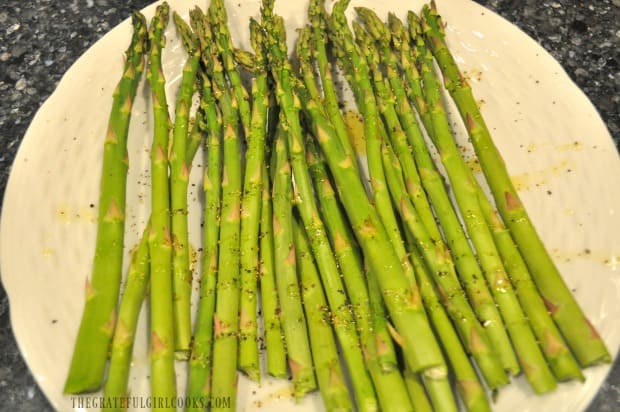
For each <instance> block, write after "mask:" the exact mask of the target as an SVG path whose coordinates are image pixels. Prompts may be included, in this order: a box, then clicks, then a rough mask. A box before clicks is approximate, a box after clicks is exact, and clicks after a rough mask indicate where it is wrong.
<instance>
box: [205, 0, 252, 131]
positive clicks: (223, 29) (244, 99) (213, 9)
mask: <svg viewBox="0 0 620 412" xmlns="http://www.w3.org/2000/svg"><path fill="white" fill-rule="evenodd" d="M208 13H209V18H210V20H211V22H212V27H213V35H214V40H215V42H216V43H217V46H218V49H219V52H220V55H221V57H222V65H223V67H224V71H225V72H226V75H227V76H228V80H229V81H230V84H231V86H232V91H233V93H234V95H235V98H236V100H237V104H238V106H239V119H240V120H241V125H242V126H243V132H244V135H245V137H246V138H248V136H250V133H251V132H250V129H251V109H250V102H249V97H248V92H247V90H246V89H245V88H244V87H243V83H242V82H241V76H240V75H239V72H238V71H237V67H236V64H235V59H234V49H233V45H232V40H231V38H230V30H229V28H228V16H227V14H226V6H225V5H224V1H223V0H212V1H211V3H210V5H209V10H208Z"/></svg>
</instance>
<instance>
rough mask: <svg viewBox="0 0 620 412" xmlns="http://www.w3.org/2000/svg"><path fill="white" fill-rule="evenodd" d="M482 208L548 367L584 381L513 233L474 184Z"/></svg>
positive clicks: (562, 378) (559, 377) (561, 377)
mask: <svg viewBox="0 0 620 412" xmlns="http://www.w3.org/2000/svg"><path fill="white" fill-rule="evenodd" d="M474 183H475V185H476V192H477V195H478V201H479V202H480V208H481V209H482V213H483V215H484V219H485V221H486V223H487V225H488V226H489V227H490V228H491V232H492V234H493V239H495V244H496V245H497V249H498V250H499V253H500V255H501V256H502V259H503V261H504V266H505V267H506V271H507V272H508V275H509V276H510V279H511V280H512V283H513V285H514V286H515V289H516V290H517V296H518V297H519V301H520V302H521V307H522V308H523V310H524V311H525V314H526V315H527V318H528V320H529V322H530V325H531V326H532V330H533V331H534V334H535V335H536V338H537V339H538V342H539V343H540V345H541V348H542V351H543V353H544V355H545V357H546V358H547V362H549V366H550V367H551V370H552V371H553V374H554V375H555V377H556V379H557V380H558V381H565V380H569V379H577V380H580V381H583V380H584V377H583V374H582V373H581V369H580V368H579V365H578V364H577V361H576V360H575V358H574V357H573V355H572V354H571V352H570V349H569V348H568V346H567V345H566V342H565V341H564V338H563V337H562V335H561V333H560V331H559V330H558V328H557V326H556V325H555V323H554V322H553V319H551V316H550V315H549V312H547V308H546V307H545V303H544V301H543V299H542V298H541V297H540V294H539V293H538V290H537V289H536V285H535V284H534V282H533V281H532V277H531V276H530V273H529V271H528V270H527V266H526V264H525V262H524V261H523V257H522V256H521V254H520V253H519V249H518V248H517V245H515V243H514V241H513V239H512V237H511V236H510V232H509V231H508V229H506V227H505V226H504V224H503V222H502V221H501V219H500V217H499V216H498V215H497V212H496V211H495V210H494V209H493V208H492V206H491V204H490V203H489V200H488V199H487V197H486V195H485V194H484V192H483V191H482V188H481V187H480V185H478V184H477V183H476V182H475V181H474Z"/></svg>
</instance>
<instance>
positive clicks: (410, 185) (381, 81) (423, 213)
mask: <svg viewBox="0 0 620 412" xmlns="http://www.w3.org/2000/svg"><path fill="white" fill-rule="evenodd" d="M355 10H356V11H357V13H358V15H360V17H361V18H362V20H363V21H364V22H365V23H366V27H367V28H368V29H371V31H376V30H372V29H376V28H377V27H375V26H378V24H374V25H373V24H372V23H377V22H376V21H372V20H371V17H375V18H376V19H377V20H378V17H377V16H376V15H375V14H374V12H372V11H371V10H370V9H365V8H362V7H357V8H356V9H355ZM378 23H379V24H381V20H378ZM379 27H380V26H379ZM353 29H354V32H355V34H356V41H357V42H358V46H359V49H360V51H361V52H362V53H363V54H364V57H365V59H366V62H367V64H368V68H369V70H370V74H371V78H372V84H373V86H374V90H375V95H376V101H377V106H378V108H379V111H380V112H381V114H382V115H383V119H384V122H385V128H386V130H388V133H387V134H388V137H389V139H390V142H391V143H392V147H393V148H394V150H395V151H396V153H397V154H398V158H399V160H400V162H401V164H402V167H403V171H404V173H405V176H406V179H407V192H408V193H409V196H410V198H411V201H412V202H413V204H414V205H415V206H416V209H417V211H418V213H419V214H420V217H421V218H422V220H423V221H424V222H429V224H428V225H427V231H428V232H429V235H430V236H431V238H432V239H433V240H434V241H435V242H437V241H441V234H440V233H439V229H438V228H437V225H436V224H434V222H435V217H434V216H433V212H432V211H431V207H430V205H429V203H428V201H427V199H426V195H425V194H424V191H423V190H422V186H421V185H420V177H419V175H418V171H417V169H416V166H415V163H414V161H413V156H412V153H411V149H410V147H409V144H408V143H407V136H406V134H405V131H404V130H403V127H402V126H401V124H400V121H399V119H398V115H397V114H396V109H395V107H394V105H395V99H394V96H393V93H392V92H391V91H390V88H389V85H388V84H387V81H386V79H385V78H384V76H383V73H382V71H381V67H380V66H379V61H380V57H379V50H378V49H377V48H376V47H374V45H373V42H372V39H371V38H370V36H369V34H368V33H367V31H366V30H364V29H362V28H361V26H360V25H359V24H358V23H357V22H354V23H353ZM382 52H383V53H385V52H386V50H385V48H384V50H382Z"/></svg>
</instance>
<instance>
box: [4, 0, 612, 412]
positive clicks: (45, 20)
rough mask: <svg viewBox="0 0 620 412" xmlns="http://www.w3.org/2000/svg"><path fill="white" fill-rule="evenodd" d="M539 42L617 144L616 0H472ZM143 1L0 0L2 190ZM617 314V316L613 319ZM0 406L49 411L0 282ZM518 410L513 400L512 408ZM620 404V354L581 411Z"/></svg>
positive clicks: (607, 411) (603, 411)
mask: <svg viewBox="0 0 620 412" xmlns="http://www.w3.org/2000/svg"><path fill="white" fill-rule="evenodd" d="M476 1H477V2H478V3H480V4H482V5H484V6H486V7H488V8H490V9H491V10H494V11H496V12H497V13H499V14H500V15H502V16H503V17H504V18H506V19H507V20H509V21H511V22H513V23H514V24H516V25H517V26H519V27H520V28H521V29H522V30H524V31H525V32H526V33H528V34H529V35H530V36H531V37H533V38H534V39H535V40H537V41H538V42H539V43H540V44H541V45H542V46H543V47H544V48H545V49H547V50H548V51H549V52H550V53H551V54H552V55H553V56H554V57H555V58H556V59H557V60H558V61H559V62H560V63H561V64H562V66H563V67H564V69H565V70H566V71H567V72H568V74H569V75H570V77H571V78H572V79H573V80H574V81H575V82H576V83H577V84H578V85H579V87H581V88H582V90H583V91H584V92H585V93H586V95H587V96H588V97H589V98H590V100H591V101H592V102H593V104H594V106H595V107H596V108H597V109H598V110H599V112H600V114H601V116H602V118H603V120H604V121H605V123H606V124H607V127H608V128H609V130H610V132H611V134H612V136H613V138H614V140H615V142H616V145H617V146H620V111H619V110H618V109H619V103H620V93H619V89H620V56H619V51H620V0H597V1H576V0H557V1H549V0H544V1H539V0H520V1H519V0H476ZM148 3H150V1H148V0H146V1H127V2H125V1H119V0H80V1H78V0H71V1H51V0H29V1H15V0H4V1H2V2H1V6H0V96H2V99H1V100H0V192H1V193H4V188H5V186H6V182H7V178H8V175H9V172H10V166H11V163H12V162H13V159H14V157H15V153H16V151H17V148H18V146H19V143H20V142H21V139H22V138H23V135H24V133H25V132H26V128H27V127H28V124H29V123H30V121H31V120H32V118H33V116H34V114H35V113H36V111H37V110H38V108H39V107H40V106H41V104H42V103H43V102H44V100H45V99H46V98H47V97H48V96H49V95H50V93H52V92H53V90H54V88H55V86H56V84H57V83H58V81H59V80H60V78H61V76H62V74H63V73H64V72H65V71H66V70H67V69H68V68H69V66H70V65H71V64H72V63H73V62H74V61H75V60H76V59H77V58H78V57H79V56H80V55H81V54H82V53H83V52H84V51H86V50H87V49H88V47H90V46H91V45H92V44H94V43H95V42H96V41H97V39H99V38H100V37H101V36H102V35H103V34H105V33H106V32H107V31H108V30H110V29H111V28H112V27H114V26H115V25H116V24H118V23H119V22H121V21H122V20H123V19H125V18H126V17H127V16H129V15H130V12H131V10H133V9H136V8H142V7H144V6H146V5H147V4H148ZM619 321H620V319H619ZM0 348H2V349H1V350H0V410H2V411H5V410H6V411H37V412H42V411H51V410H52V408H51V407H50V406H49V403H48V402H47V400H46V398H45V396H44V395H43V394H42V392H41V391H40V389H39V388H38V386H37V384H36V383H35V381H34V379H33V377H32V376H31V374H30V372H29V371H28V367H27V366H26V365H25V363H24V361H23V359H22V357H21V355H20V352H19V350H18V348H17V345H16V343H15V338H14V337H13V332H12V330H11V325H10V309H9V305H8V300H7V297H6V293H5V291H4V289H3V288H2V287H1V286H0ZM516 410H518V407H517V409H515V411H516ZM618 410H620V364H619V363H618V362H616V363H615V364H614V367H613V369H612V372H611V375H610V377H609V378H608V380H607V382H606V383H605V384H604V385H603V387H602V388H601V390H600V392H599V393H598V395H597V397H596V398H595V399H594V401H593V402H592V404H591V405H590V406H589V408H588V412H612V411H618Z"/></svg>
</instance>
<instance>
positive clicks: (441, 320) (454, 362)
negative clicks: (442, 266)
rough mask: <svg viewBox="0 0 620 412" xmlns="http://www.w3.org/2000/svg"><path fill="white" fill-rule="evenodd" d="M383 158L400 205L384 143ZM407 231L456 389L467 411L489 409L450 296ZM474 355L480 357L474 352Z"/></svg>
mask: <svg viewBox="0 0 620 412" xmlns="http://www.w3.org/2000/svg"><path fill="white" fill-rule="evenodd" d="M383 160H384V165H385V170H386V175H387V176H388V182H389V184H390V193H392V196H393V199H394V203H395V205H396V206H397V207H399V206H398V202H399V199H403V198H404V199H406V195H405V183H404V181H403V180H402V170H401V168H400V164H399V163H398V159H397V158H396V156H395V155H394V153H393V152H392V151H391V150H390V148H389V146H388V145H387V144H386V145H384V150H383ZM407 203H408V202H407V201H406V200H405V201H402V204H401V206H400V210H401V211H403V212H404V211H406V210H407V208H412V207H411V206H405V205H406V204H407ZM403 206H404V207H403ZM403 217H404V220H407V217H406V216H405V214H404V213H403ZM405 233H406V235H407V238H408V241H407V244H408V250H409V252H410V253H411V256H412V262H413V265H414V267H415V270H416V274H417V276H418V282H419V284H420V293H421V295H422V299H423V301H424V306H425V307H426V308H427V313H428V315H429V318H430V320H431V323H432V325H433V326H434V328H435V331H436V333H437V335H438V336H439V339H440V340H441V342H442V344H443V347H444V349H445V352H446V356H447V357H448V360H449V362H450V366H451V367H452V371H453V372H454V377H455V380H456V388H457V391H458V393H459V394H460V395H461V398H462V399H463V402H464V403H465V407H466V408H467V410H468V411H490V409H491V408H490V405H489V403H488V400H487V398H486V396H485V393H484V389H483V387H482V385H481V383H480V380H479V379H478V375H477V374H476V372H475V371H474V368H473V366H472V364H471V362H470V360H469V358H468V356H467V353H466V352H465V349H464V348H463V344H462V343H461V340H460V339H459V336H458V335H457V333H456V331H455V328H454V326H453V325H452V323H451V322H450V319H449V317H448V314H447V313H446V309H444V306H446V307H447V308H448V310H449V309H450V305H451V303H446V299H447V298H448V297H447V296H446V294H445V292H443V293H444V294H443V295H441V293H442V291H445V289H441V287H440V286H438V287H437V290H436V289H435V285H434V284H433V280H432V278H431V275H430V274H429V273H428V269H427V267H426V266H425V265H424V262H423V260H422V256H421V252H420V248H419V247H418V246H417V245H416V242H415V241H414V238H413V231H412V230H411V229H409V230H408V231H406V232H405ZM442 300H443V305H442ZM474 358H477V356H476V354H475V352H474ZM500 370H501V369H500ZM424 381H425V383H427V384H428V383H429V381H428V380H426V379H425V380H424ZM432 389H433V388H432V387H430V388H429V395H431V398H432V399H433V401H434V402H433V404H434V405H438V403H439V402H441V398H440V397H438V396H436V395H437V394H436V390H435V391H433V390H432ZM435 389H437V388H435ZM439 389H441V388H439ZM441 409H443V408H441Z"/></svg>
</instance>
